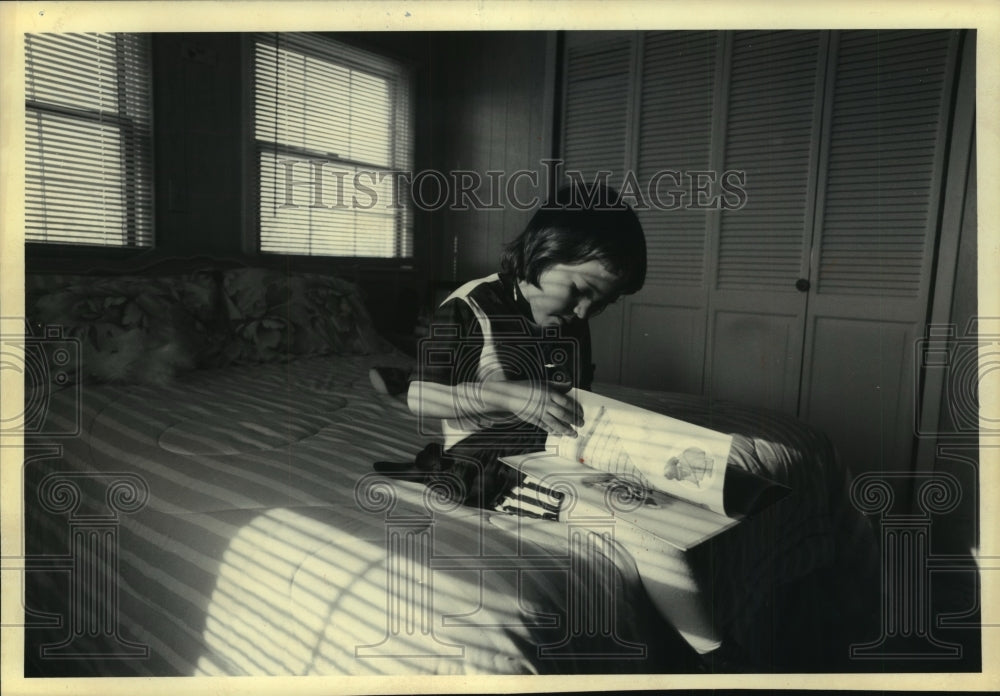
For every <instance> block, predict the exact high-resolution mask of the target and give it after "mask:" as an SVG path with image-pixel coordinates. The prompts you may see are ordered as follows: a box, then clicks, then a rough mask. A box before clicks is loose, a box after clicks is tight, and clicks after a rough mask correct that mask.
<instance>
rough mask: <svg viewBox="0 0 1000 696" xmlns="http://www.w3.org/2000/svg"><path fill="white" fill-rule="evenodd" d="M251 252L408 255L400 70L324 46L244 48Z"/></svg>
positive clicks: (298, 38)
mask: <svg viewBox="0 0 1000 696" xmlns="http://www.w3.org/2000/svg"><path fill="white" fill-rule="evenodd" d="M253 74H254V136H255V144H256V155H257V173H258V182H259V197H258V200H257V205H256V208H257V210H256V212H257V221H258V233H259V244H260V251H262V252H270V253H286V254H305V255H313V256H355V257H406V256H411V255H412V230H411V224H410V220H411V209H410V203H409V196H408V194H407V193H406V191H407V189H406V187H405V186H404V183H405V179H404V176H403V175H404V174H405V175H406V176H408V175H409V171H410V167H411V166H412V160H411V132H412V123H411V116H410V113H411V110H410V90H409V76H408V75H407V72H406V70H405V69H404V67H403V66H401V65H400V64H398V63H395V62H394V61H391V60H388V59H385V58H382V57H380V56H376V55H373V54H371V53H367V52H364V51H360V50H358V49H356V48H353V47H350V46H346V45H344V44H341V43H338V42H335V41H332V40H330V39H327V38H323V37H318V36H310V35H302V34H268V35H261V36H258V37H256V39H255V41H254V72H253Z"/></svg>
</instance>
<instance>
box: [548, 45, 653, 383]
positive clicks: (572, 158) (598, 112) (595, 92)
mask: <svg viewBox="0 0 1000 696" xmlns="http://www.w3.org/2000/svg"><path fill="white" fill-rule="evenodd" d="M637 37H638V34H636V33H635V32H570V33H568V34H567V36H566V47H565V54H564V55H565V58H564V63H563V64H564V66H565V76H564V92H563V121H562V123H563V129H562V130H563V143H562V153H563V160H564V166H565V171H566V172H569V171H576V172H579V173H580V174H581V175H582V176H583V178H584V180H585V181H586V182H588V183H590V182H593V181H594V180H595V177H596V176H597V175H598V173H600V172H610V175H609V176H608V179H607V182H608V183H609V184H610V185H612V186H615V187H620V186H621V184H622V179H623V177H624V173H625V171H626V169H627V167H629V166H630V158H631V151H630V147H629V143H630V142H631V141H632V117H633V114H634V109H633V107H632V101H633V92H634V89H635V86H634V82H635V75H636V55H635V53H636V42H637ZM564 181H565V180H562V181H560V183H564ZM623 317H624V312H623V305H622V304H615V305H612V306H611V307H609V308H608V309H607V310H605V312H604V313H603V314H602V315H600V316H599V317H597V318H595V319H594V321H593V322H592V323H591V336H592V343H593V353H594V362H595V364H596V365H597V373H596V379H599V380H601V381H604V382H619V381H620V380H621V355H622V346H623V341H622V335H623V332H624V324H623Z"/></svg>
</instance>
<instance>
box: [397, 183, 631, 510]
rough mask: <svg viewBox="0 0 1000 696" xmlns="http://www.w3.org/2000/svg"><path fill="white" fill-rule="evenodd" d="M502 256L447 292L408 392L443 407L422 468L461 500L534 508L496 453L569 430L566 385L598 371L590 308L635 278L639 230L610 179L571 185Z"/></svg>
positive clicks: (571, 416)
mask: <svg viewBox="0 0 1000 696" xmlns="http://www.w3.org/2000/svg"><path fill="white" fill-rule="evenodd" d="M500 265H501V270H500V272H499V273H496V274H493V275H491V276H488V277H486V278H481V279H479V280H474V281H471V282H469V283H466V284H465V285H463V286H462V287H460V288H459V289H458V290H456V291H455V292H454V293H452V295H451V296H450V297H449V298H448V299H447V300H445V302H444V303H442V305H441V306H440V308H439V309H438V311H437V312H436V314H435V316H434V319H433V321H432V324H431V336H430V338H429V339H428V340H427V341H425V342H424V344H423V345H422V347H421V350H420V357H419V362H418V365H417V368H416V371H415V373H414V375H413V376H412V378H411V382H410V386H409V390H408V393H407V403H408V405H409V408H410V409H411V411H413V412H414V413H415V414H417V415H418V416H420V417H421V422H426V420H427V419H441V431H442V433H443V435H444V443H443V448H442V446H440V445H430V446H428V447H427V448H425V449H424V451H423V452H421V453H420V454H419V455H418V456H417V468H418V469H420V470H422V471H425V472H428V473H431V474H433V473H436V472H447V473H450V474H452V475H457V476H458V478H459V480H460V481H462V483H463V485H464V486H465V490H464V502H466V503H467V504H470V505H476V506H479V507H485V508H492V509H501V510H504V509H507V510H508V511H517V512H526V513H527V514H532V513H531V511H528V510H526V509H525V508H524V507H519V506H518V504H517V501H516V498H517V496H516V495H515V496H511V495H510V494H511V491H512V490H513V489H514V487H515V486H518V485H519V484H522V485H523V481H521V480H520V478H521V477H520V474H518V473H517V472H514V471H512V470H511V469H509V468H508V467H506V466H504V465H502V464H500V463H499V462H498V461H497V459H498V458H499V457H501V456H504V455H511V454H519V453H525V452H533V451H538V450H541V449H544V447H545V439H546V436H547V435H548V434H549V433H558V434H562V435H568V436H570V437H576V432H575V430H574V426H579V425H582V421H581V416H580V413H579V406H578V405H577V404H576V403H575V402H574V401H573V400H572V399H571V398H570V397H569V396H568V395H567V393H566V392H567V391H568V390H569V389H570V388H571V387H580V388H583V389H589V387H590V384H591V381H592V379H593V372H594V366H593V365H592V364H591V348H590V329H589V326H588V319H590V317H593V316H595V315H596V314H598V313H599V312H601V311H602V310H603V309H604V308H605V307H607V305H608V304H610V303H612V302H614V301H615V300H616V299H617V298H618V297H620V296H621V295H626V294H632V293H635V292H636V291H638V290H639V289H640V288H641V287H642V284H643V282H644V280H645V274H646V241H645V237H644V235H643V231H642V226H641V224H640V223H639V219H638V217H637V216H636V214H635V212H633V211H632V209H631V208H629V207H628V206H627V205H625V204H624V203H622V202H621V201H620V200H619V194H618V193H617V192H616V191H614V190H613V189H610V188H607V187H603V186H597V187H595V188H594V189H591V190H587V191H585V190H582V189H581V188H579V187H573V186H567V187H564V188H562V189H560V191H559V192H558V193H557V196H556V199H555V201H553V202H550V203H548V204H546V205H545V206H543V207H541V208H540V209H539V210H538V211H536V213H535V214H534V216H533V217H532V218H531V221H530V222H529V223H528V225H527V227H526V228H525V230H524V231H523V232H522V233H521V235H520V236H518V237H517V238H516V239H515V240H514V241H513V242H511V243H510V244H509V245H507V247H506V248H505V250H504V253H503V255H502V257H501V264H500ZM534 512H535V514H538V513H542V514H544V511H543V510H537V509H536V510H535V511H534Z"/></svg>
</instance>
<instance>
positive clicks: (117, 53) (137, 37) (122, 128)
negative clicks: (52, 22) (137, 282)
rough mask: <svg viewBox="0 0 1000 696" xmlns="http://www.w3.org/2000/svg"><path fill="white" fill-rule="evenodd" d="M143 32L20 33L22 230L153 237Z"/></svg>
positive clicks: (114, 240)
mask: <svg viewBox="0 0 1000 696" xmlns="http://www.w3.org/2000/svg"><path fill="white" fill-rule="evenodd" d="M150 65H151V60H150V44H149V36H148V35H145V34H28V35H26V36H25V139H26V142H25V239H26V241H29V242H44V243H61V244H94V245H103V246H124V247H147V246H152V244H153V187H152V179H153V177H152V101H151V88H150V85H151V76H150V72H151V69H150Z"/></svg>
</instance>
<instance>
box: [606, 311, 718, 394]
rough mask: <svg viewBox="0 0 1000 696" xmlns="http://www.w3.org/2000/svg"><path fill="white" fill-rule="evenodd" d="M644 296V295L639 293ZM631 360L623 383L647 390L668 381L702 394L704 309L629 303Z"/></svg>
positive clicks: (675, 387) (683, 389) (676, 389)
mask: <svg viewBox="0 0 1000 696" xmlns="http://www.w3.org/2000/svg"><path fill="white" fill-rule="evenodd" d="M640 297H641V294H640ZM628 312H629V317H628V327H629V330H628V335H627V337H626V340H627V342H628V346H629V349H628V358H629V359H628V360H627V361H626V362H625V363H624V365H625V367H624V375H623V380H622V381H623V383H624V384H627V385H629V386H633V387H643V388H647V389H653V388H658V387H657V385H662V384H669V385H671V386H670V389H671V390H673V391H680V392H689V393H695V394H697V393H700V392H701V390H702V374H703V366H704V360H705V358H704V346H705V311H704V309H703V307H702V306H700V305H695V306H686V307H685V306H680V305H672V306H671V305H667V304H650V303H646V302H640V301H638V300H637V301H635V302H632V303H630V304H629V306H628Z"/></svg>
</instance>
